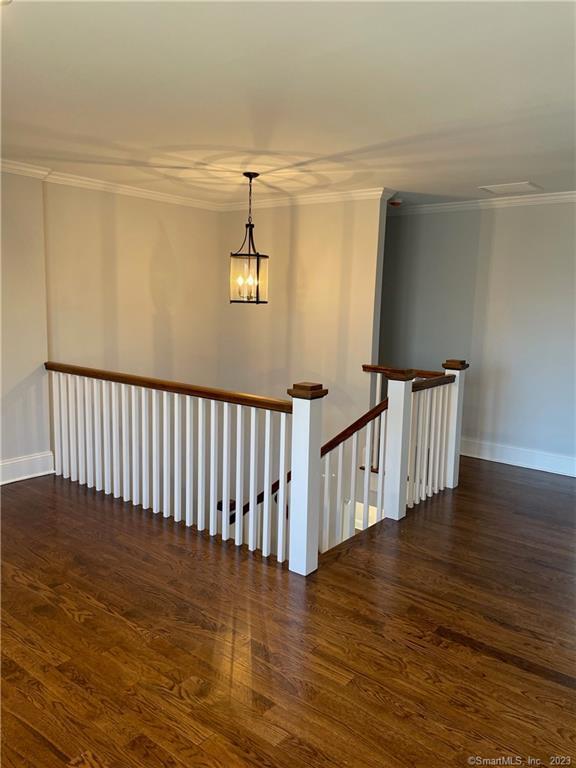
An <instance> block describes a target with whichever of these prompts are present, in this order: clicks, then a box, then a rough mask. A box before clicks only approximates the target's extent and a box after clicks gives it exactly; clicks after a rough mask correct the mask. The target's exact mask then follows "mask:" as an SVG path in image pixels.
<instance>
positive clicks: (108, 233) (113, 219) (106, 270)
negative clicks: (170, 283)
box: [100, 194, 122, 371]
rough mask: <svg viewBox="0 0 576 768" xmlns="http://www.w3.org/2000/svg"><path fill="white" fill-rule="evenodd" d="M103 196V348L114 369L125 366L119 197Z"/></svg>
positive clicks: (118, 369)
mask: <svg viewBox="0 0 576 768" xmlns="http://www.w3.org/2000/svg"><path fill="white" fill-rule="evenodd" d="M100 198H101V203H100V208H101V226H100V232H101V238H102V239H101V242H102V257H101V259H100V264H101V277H100V281H101V282H100V284H101V286H102V290H101V303H102V311H101V318H102V328H103V335H102V345H103V349H102V351H103V359H105V360H106V361H107V363H106V364H107V365H108V367H109V368H110V369H111V370H113V371H120V370H122V367H121V355H120V340H119V332H120V331H119V324H118V316H119V312H118V302H119V301H120V291H119V288H118V268H119V263H118V244H117V239H118V231H117V229H118V227H117V211H116V205H117V201H116V199H115V196H114V195H108V194H103V195H101V196H100ZM119 366H120V367H119Z"/></svg>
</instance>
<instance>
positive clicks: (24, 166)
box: [0, 159, 51, 179]
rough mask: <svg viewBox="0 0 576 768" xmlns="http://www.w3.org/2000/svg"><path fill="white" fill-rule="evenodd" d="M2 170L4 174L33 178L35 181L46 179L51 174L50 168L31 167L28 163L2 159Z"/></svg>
mask: <svg viewBox="0 0 576 768" xmlns="http://www.w3.org/2000/svg"><path fill="white" fill-rule="evenodd" d="M0 170H1V171H2V173H13V174H16V175H17V176H31V177H32V178H33V179H45V178H46V177H47V176H48V175H49V174H50V173H51V170H50V168H43V167H42V166H40V165H29V164H28V163H19V162H17V161H16V160H4V159H2V161H1V165H0Z"/></svg>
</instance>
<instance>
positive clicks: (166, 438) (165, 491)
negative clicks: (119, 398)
mask: <svg viewBox="0 0 576 768" xmlns="http://www.w3.org/2000/svg"><path fill="white" fill-rule="evenodd" d="M170 475H171V472H170V392H163V394H162V514H163V516H164V517H170Z"/></svg>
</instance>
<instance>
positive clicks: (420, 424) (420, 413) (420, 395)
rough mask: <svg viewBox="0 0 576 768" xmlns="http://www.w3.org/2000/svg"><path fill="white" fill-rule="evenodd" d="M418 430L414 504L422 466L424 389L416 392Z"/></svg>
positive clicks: (418, 499) (418, 500) (418, 496)
mask: <svg viewBox="0 0 576 768" xmlns="http://www.w3.org/2000/svg"><path fill="white" fill-rule="evenodd" d="M417 407H418V417H417V422H418V431H417V439H416V471H415V473H414V504H420V489H421V485H422V473H423V467H424V458H423V456H424V453H423V450H424V391H423V390H422V391H420V392H418V393H417Z"/></svg>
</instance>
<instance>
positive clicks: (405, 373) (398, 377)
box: [384, 368, 416, 381]
mask: <svg viewBox="0 0 576 768" xmlns="http://www.w3.org/2000/svg"><path fill="white" fill-rule="evenodd" d="M384 376H386V378H387V379H390V380H391V381H412V379H415V378H416V371H415V370H414V369H413V368H392V369H388V370H386V372H385V373H384Z"/></svg>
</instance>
